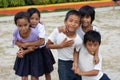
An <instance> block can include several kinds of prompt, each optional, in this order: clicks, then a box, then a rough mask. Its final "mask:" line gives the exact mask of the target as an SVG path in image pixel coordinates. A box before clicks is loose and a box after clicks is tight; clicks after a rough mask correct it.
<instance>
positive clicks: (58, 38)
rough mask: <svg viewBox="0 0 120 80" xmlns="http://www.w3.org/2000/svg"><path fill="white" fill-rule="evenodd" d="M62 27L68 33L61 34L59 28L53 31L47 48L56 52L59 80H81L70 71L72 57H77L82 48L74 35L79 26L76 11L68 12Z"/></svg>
mask: <svg viewBox="0 0 120 80" xmlns="http://www.w3.org/2000/svg"><path fill="white" fill-rule="evenodd" d="M64 24H65V25H64V26H63V27H62V28H64V27H66V28H67V30H68V31H66V32H61V29H60V28H57V29H54V31H53V32H52V33H51V35H50V36H49V38H48V42H47V47H48V48H50V49H57V51H58V74H59V78H60V80H81V77H80V76H78V75H76V74H75V73H74V72H73V71H72V70H71V69H72V67H73V66H77V65H76V64H74V62H73V61H74V58H73V56H77V55H78V53H79V50H80V48H81V47H82V39H81V38H80V37H79V35H78V34H77V33H76V30H77V28H78V27H79V26H80V15H79V12H78V11H76V10H70V11H69V12H68V13H67V14H66V17H65V20H64Z"/></svg>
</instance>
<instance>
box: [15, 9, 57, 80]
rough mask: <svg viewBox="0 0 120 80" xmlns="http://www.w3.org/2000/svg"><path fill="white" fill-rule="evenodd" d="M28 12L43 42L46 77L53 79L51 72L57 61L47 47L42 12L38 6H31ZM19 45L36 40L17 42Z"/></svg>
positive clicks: (42, 51) (26, 44) (48, 79)
mask: <svg viewBox="0 0 120 80" xmlns="http://www.w3.org/2000/svg"><path fill="white" fill-rule="evenodd" d="M27 12H28V14H29V18H30V27H31V28H33V29H34V30H35V31H37V32H38V35H39V38H40V42H39V43H41V44H42V43H43V45H42V46H40V51H41V53H42V55H43V59H44V60H43V61H44V68H45V70H44V72H45V77H46V80H51V75H50V73H51V72H52V71H53V64H54V63H55V60H54V57H53V55H52V53H51V51H50V49H48V48H46V46H45V45H46V43H45V29H44V25H43V24H41V23H40V12H39V10H37V9H36V8H30V9H28V11H27ZM17 44H18V45H19V46H23V47H25V46H30V45H32V44H35V42H29V43H24V44H21V43H19V42H18V43H17Z"/></svg>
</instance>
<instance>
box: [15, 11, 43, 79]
mask: <svg viewBox="0 0 120 80" xmlns="http://www.w3.org/2000/svg"><path fill="white" fill-rule="evenodd" d="M14 21H15V24H16V26H17V29H15V31H14V34H13V37H14V39H13V44H14V45H15V44H16V41H20V42H21V43H25V42H35V41H36V42H39V35H38V32H36V31H35V30H34V29H32V28H30V27H29V26H30V24H29V16H28V14H27V13H26V12H18V13H17V14H16V15H15V17H14ZM39 45H41V43H38V44H37V45H34V46H29V47H26V48H25V47H20V46H19V48H20V50H19V51H18V52H17V57H16V61H15V65H14V70H15V74H17V75H19V76H21V77H22V79H21V80H28V75H31V80H39V78H38V77H39V76H42V75H43V74H44V65H43V57H42V54H41V52H40V47H39Z"/></svg>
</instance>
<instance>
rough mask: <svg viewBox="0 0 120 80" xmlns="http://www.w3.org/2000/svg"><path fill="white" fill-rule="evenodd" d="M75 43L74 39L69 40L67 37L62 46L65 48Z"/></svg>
mask: <svg viewBox="0 0 120 80" xmlns="http://www.w3.org/2000/svg"><path fill="white" fill-rule="evenodd" d="M73 44H74V41H73V40H67V38H65V39H64V40H63V42H62V43H61V44H60V45H61V48H63V47H71V46H72V45H73Z"/></svg>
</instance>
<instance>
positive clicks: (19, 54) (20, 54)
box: [17, 49, 24, 58]
mask: <svg viewBox="0 0 120 80" xmlns="http://www.w3.org/2000/svg"><path fill="white" fill-rule="evenodd" d="M17 56H18V57H19V58H23V57H24V53H23V50H22V49H20V50H19V51H18V52H17Z"/></svg>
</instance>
